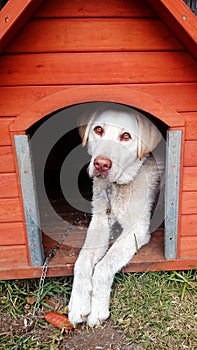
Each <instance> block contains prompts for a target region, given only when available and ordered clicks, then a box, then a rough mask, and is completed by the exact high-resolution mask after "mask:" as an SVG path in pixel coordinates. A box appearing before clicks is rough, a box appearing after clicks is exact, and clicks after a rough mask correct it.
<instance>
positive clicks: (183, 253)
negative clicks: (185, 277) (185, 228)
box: [180, 237, 197, 258]
mask: <svg viewBox="0 0 197 350" xmlns="http://www.w3.org/2000/svg"><path fill="white" fill-rule="evenodd" d="M180 257H181V258H192V257H195V258H197V237H181V238H180Z"/></svg>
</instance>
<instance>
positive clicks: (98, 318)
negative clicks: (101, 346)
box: [87, 297, 109, 327]
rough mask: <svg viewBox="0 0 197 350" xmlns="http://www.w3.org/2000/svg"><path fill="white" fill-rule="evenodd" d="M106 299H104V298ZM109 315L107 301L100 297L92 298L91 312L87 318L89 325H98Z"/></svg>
mask: <svg viewBox="0 0 197 350" xmlns="http://www.w3.org/2000/svg"><path fill="white" fill-rule="evenodd" d="M105 301H106V300H105ZM108 317H109V307H108V303H106V302H103V300H101V299H100V298H98V299H97V298H95V297H93V298H92V306H91V312H90V314H89V316H88V319H87V324H88V325H89V326H90V327H94V326H98V325H100V324H101V323H102V322H103V321H105V320H106V319H107V318H108Z"/></svg>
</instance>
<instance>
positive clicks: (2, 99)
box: [0, 83, 197, 142]
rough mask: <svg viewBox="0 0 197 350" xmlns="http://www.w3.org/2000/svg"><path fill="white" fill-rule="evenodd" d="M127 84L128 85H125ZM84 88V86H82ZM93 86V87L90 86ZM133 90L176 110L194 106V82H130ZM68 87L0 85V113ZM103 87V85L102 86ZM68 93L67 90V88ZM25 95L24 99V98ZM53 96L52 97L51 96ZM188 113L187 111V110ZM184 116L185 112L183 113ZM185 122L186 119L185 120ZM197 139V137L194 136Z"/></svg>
mask: <svg viewBox="0 0 197 350" xmlns="http://www.w3.org/2000/svg"><path fill="white" fill-rule="evenodd" d="M127 86H128V85H127ZM84 88H85V87H84ZM92 88H94V87H92ZM129 88H130V91H131V94H132V91H133V90H139V91H142V92H144V93H148V94H150V95H152V96H154V97H155V98H158V99H159V100H161V101H163V103H164V104H166V105H168V106H170V107H171V108H174V110H176V111H178V112H183V111H189V110H194V109H195V108H197V107H196V92H197V84H196V83H191V84H190V83H186V84H184V83H183V84H179V83H174V84H167V83H166V84H132V85H129ZM63 89H64V90H65V89H69V87H68V86H32V87H30V86H25V87H24V86H16V87H0V114H1V115H2V116H16V115H18V114H20V113H21V112H22V111H24V110H27V109H29V105H30V104H32V103H34V102H36V101H38V100H40V99H42V98H44V97H46V96H49V95H51V94H53V93H55V92H57V91H60V90H63ZM103 89H105V87H103ZM68 93H69V90H68ZM24 96H25V99H24ZM52 98H53V97H52ZM187 114H188V112H187ZM183 116H184V118H185V114H183ZM186 122H187V121H186ZM196 139H197V137H196ZM0 142H1V139H0Z"/></svg>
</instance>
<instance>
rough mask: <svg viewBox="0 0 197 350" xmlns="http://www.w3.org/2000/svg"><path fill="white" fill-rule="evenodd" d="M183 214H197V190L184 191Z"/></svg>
mask: <svg viewBox="0 0 197 350" xmlns="http://www.w3.org/2000/svg"><path fill="white" fill-rule="evenodd" d="M182 214H197V192H193V191H190V192H182Z"/></svg>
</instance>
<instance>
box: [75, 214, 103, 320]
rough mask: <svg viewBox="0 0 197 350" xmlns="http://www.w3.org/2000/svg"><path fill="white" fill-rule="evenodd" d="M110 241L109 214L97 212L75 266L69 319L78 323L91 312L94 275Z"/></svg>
mask: <svg viewBox="0 0 197 350" xmlns="http://www.w3.org/2000/svg"><path fill="white" fill-rule="evenodd" d="M108 242H109V226H108V219H107V215H106V214H105V213H104V214H101V213H97V214H95V215H94V216H93V218H92V220H91V223H90V226H89V228H88V232H87V237H86V240H85V243H84V246H83V248H82V249H81V252H80V254H79V257H78V259H77V261H76V263H75V267H74V281H73V288H72V294H71V299H70V302H69V320H70V322H71V323H72V324H74V325H75V324H77V323H80V322H83V321H84V320H86V318H87V316H88V315H89V313H90V312H91V296H92V275H93V271H94V267H95V265H96V264H97V262H98V261H99V260H100V259H101V258H102V257H103V255H104V254H105V252H106V250H107V248H108Z"/></svg>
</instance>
